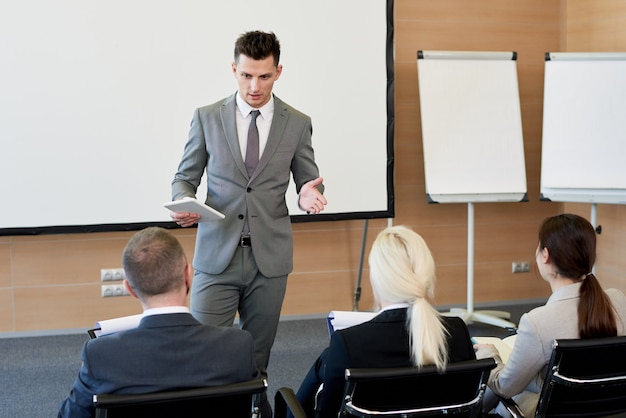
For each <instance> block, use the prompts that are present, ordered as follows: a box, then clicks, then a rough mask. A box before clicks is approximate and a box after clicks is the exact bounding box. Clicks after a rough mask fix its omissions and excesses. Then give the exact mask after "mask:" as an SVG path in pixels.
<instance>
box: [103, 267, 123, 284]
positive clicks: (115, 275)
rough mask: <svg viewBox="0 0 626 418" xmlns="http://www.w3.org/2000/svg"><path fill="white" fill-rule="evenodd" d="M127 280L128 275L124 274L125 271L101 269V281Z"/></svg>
mask: <svg viewBox="0 0 626 418" xmlns="http://www.w3.org/2000/svg"><path fill="white" fill-rule="evenodd" d="M125 278H126V273H124V269H101V270H100V280H101V281H103V282H108V281H116V280H124V279H125Z"/></svg>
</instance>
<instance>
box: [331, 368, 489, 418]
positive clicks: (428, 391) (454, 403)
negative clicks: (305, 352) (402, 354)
mask: <svg viewBox="0 0 626 418" xmlns="http://www.w3.org/2000/svg"><path fill="white" fill-rule="evenodd" d="M495 365H496V364H495V362H494V360H493V359H483V360H469V361H463V362H458V363H450V364H448V367H447V368H446V370H445V371H444V372H439V371H438V370H437V368H436V367H434V366H425V367H422V368H419V369H418V368H416V367H402V368H385V369H347V370H346V389H345V392H344V398H343V401H342V405H341V410H340V416H342V417H362V418H365V417H380V416H384V417H419V416H427V415H428V416H432V415H450V414H458V415H456V416H458V417H476V416H478V415H479V413H480V411H481V407H482V398H483V394H484V392H485V389H486V384H487V379H488V377H489V371H490V370H491V369H493V368H494V367H495Z"/></svg>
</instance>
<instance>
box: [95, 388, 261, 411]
mask: <svg viewBox="0 0 626 418" xmlns="http://www.w3.org/2000/svg"><path fill="white" fill-rule="evenodd" d="M266 391H267V380H265V379H255V380H250V381H247V382H241V383H233V384H228V385H221V386H212V387H206V388H194V389H182V390H173V391H167V392H158V393H144V394H136V395H135V394H133V395H130V394H129V395H112V394H97V395H94V397H93V404H94V406H95V407H96V418H105V417H106V418H126V417H151V418H158V417H168V418H171V417H185V418H193V417H233V418H239V417H242V418H243V417H246V418H251V417H254V418H257V417H259V418H260V417H265V416H266V415H267V414H266V415H263V414H262V412H265V411H263V405H262V403H263V402H264V400H265V396H263V395H264V394H265V392H266ZM265 402H266V400H265ZM270 418H271V417H270Z"/></svg>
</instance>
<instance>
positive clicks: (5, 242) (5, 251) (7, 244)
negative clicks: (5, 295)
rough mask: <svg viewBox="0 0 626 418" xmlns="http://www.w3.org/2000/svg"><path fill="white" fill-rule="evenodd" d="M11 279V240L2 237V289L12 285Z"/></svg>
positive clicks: (0, 253) (0, 270)
mask: <svg viewBox="0 0 626 418" xmlns="http://www.w3.org/2000/svg"><path fill="white" fill-rule="evenodd" d="M12 284H13V283H12V281H11V240H10V238H7V237H4V238H2V237H0V289H2V288H3V287H10V286H12Z"/></svg>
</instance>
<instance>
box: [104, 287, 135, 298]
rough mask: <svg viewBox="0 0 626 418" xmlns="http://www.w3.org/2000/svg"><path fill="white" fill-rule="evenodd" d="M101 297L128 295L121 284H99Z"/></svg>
mask: <svg viewBox="0 0 626 418" xmlns="http://www.w3.org/2000/svg"><path fill="white" fill-rule="evenodd" d="M101 292H102V297H103V298H107V297H112V296H130V293H128V291H127V290H126V287H124V285H123V284H103V285H101Z"/></svg>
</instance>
